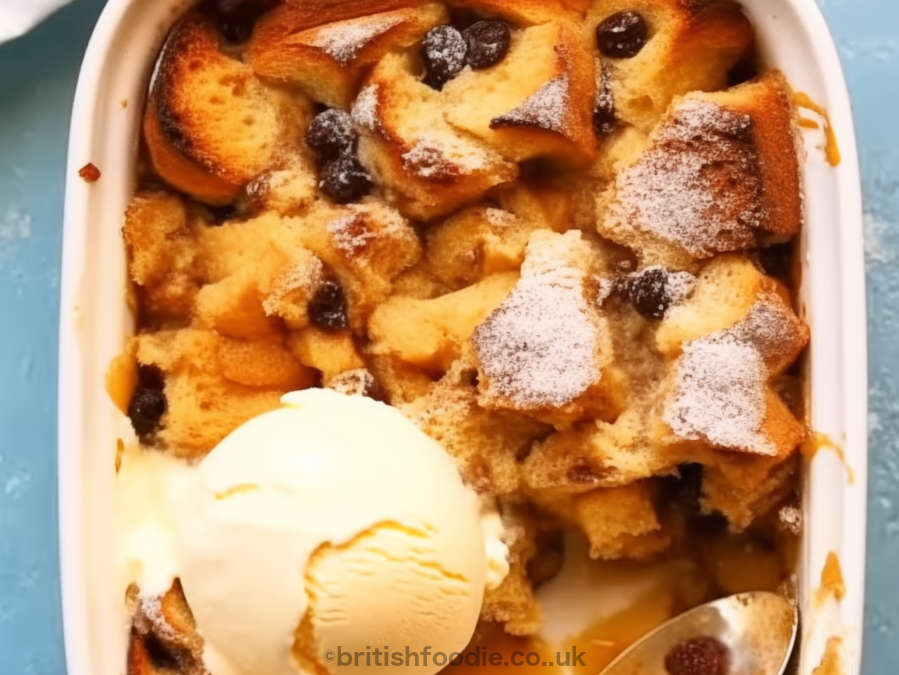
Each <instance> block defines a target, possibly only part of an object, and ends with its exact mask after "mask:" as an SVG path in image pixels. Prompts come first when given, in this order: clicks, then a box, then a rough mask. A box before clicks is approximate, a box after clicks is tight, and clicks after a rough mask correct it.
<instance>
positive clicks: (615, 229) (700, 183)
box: [597, 73, 801, 269]
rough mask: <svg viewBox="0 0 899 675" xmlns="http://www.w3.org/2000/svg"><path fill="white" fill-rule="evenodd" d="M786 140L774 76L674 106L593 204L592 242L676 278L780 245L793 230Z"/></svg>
mask: <svg viewBox="0 0 899 675" xmlns="http://www.w3.org/2000/svg"><path fill="white" fill-rule="evenodd" d="M795 139H796V137H795V126H794V115H793V110H792V107H791V103H790V99H789V96H788V90H787V88H786V83H785V82H784V80H783V78H782V77H781V76H780V75H779V74H777V73H769V74H767V75H765V76H763V77H762V78H761V79H759V80H757V81H753V82H750V83H747V84H743V85H740V86H738V87H734V88H733V89H729V90H728V91H726V92H718V93H715V94H703V93H694V94H689V95H687V96H685V97H683V98H681V99H678V100H676V101H675V103H674V104H673V105H672V107H671V110H670V112H669V114H668V116H667V117H666V118H665V119H664V120H663V121H662V122H661V123H660V124H659V126H658V127H657V128H656V129H655V131H653V133H652V135H651V137H650V143H649V147H648V148H647V149H645V150H644V151H643V152H642V153H641V154H640V155H639V156H638V157H637V158H636V160H635V161H634V162H633V163H632V164H631V165H629V166H627V167H625V168H623V169H622V170H621V171H620V172H619V173H618V175H617V177H616V179H615V182H614V184H613V185H612V186H611V187H610V188H609V189H608V190H606V192H605V193H603V194H601V195H600V196H599V197H598V200H597V203H598V213H597V221H598V230H599V233H600V234H601V235H602V236H604V237H607V238H609V239H611V240H612V241H615V242H617V243H620V244H622V245H625V246H629V247H631V248H633V249H635V251H636V252H637V253H638V255H639V257H640V259H641V261H642V262H643V263H644V264H645V265H652V264H663V265H667V266H671V267H675V268H681V269H685V268H690V267H694V266H695V261H697V260H703V259H707V258H711V257H713V256H714V255H716V254H719V253H727V252H732V251H745V250H749V249H752V248H755V247H756V246H758V245H759V243H760V242H764V241H766V240H768V239H770V238H771V237H777V238H785V237H787V238H788V237H790V236H792V235H794V234H795V233H796V232H798V230H799V226H800V223H801V210H800V206H801V202H800V196H799V195H800V192H799V164H798V159H797V155H796V149H795Z"/></svg>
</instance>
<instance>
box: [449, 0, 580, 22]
mask: <svg viewBox="0 0 899 675" xmlns="http://www.w3.org/2000/svg"><path fill="white" fill-rule="evenodd" d="M449 4H450V5H452V6H454V7H458V8H460V9H468V10H473V11H475V12H477V13H479V14H484V15H486V16H499V17H503V18H505V19H509V20H510V21H513V22H515V23H517V24H519V25H523V26H529V25H535V24H540V23H547V22H549V21H558V20H560V19H567V20H570V21H577V20H579V19H582V18H583V16H584V13H585V12H586V11H587V8H588V7H589V5H590V2H589V0H450V3H449Z"/></svg>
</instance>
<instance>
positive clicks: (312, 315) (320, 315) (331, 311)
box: [308, 280, 349, 330]
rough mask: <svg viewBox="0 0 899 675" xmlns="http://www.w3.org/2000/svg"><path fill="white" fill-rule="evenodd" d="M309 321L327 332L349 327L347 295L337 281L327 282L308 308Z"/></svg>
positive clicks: (313, 297) (322, 285) (314, 296)
mask: <svg viewBox="0 0 899 675" xmlns="http://www.w3.org/2000/svg"><path fill="white" fill-rule="evenodd" d="M308 311H309V320H310V321H312V323H313V324H315V325H316V326H318V327H319V328H324V329H325V330H343V329H344V328H346V327H347V326H348V325H349V314H348V311H347V301H346V294H345V293H344V292H343V287H342V286H341V285H340V284H339V283H338V282H336V281H330V280H329V281H325V282H323V283H322V284H321V285H320V286H319V287H318V289H317V290H316V291H315V295H313V296H312V300H310V301H309V306H308Z"/></svg>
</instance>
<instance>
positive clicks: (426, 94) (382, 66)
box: [353, 54, 518, 220]
mask: <svg viewBox="0 0 899 675" xmlns="http://www.w3.org/2000/svg"><path fill="white" fill-rule="evenodd" d="M414 67H415V64H414V62H413V60H412V59H411V58H409V57H408V56H406V55H401V54H389V55H387V56H386V57H384V58H383V59H381V61H380V62H379V63H378V64H377V65H376V66H375V68H374V69H373V70H372V72H371V73H370V74H369V76H368V77H367V78H366V80H365V82H364V83H363V86H362V90H361V91H360V94H359V96H358V98H357V99H356V102H355V103H354V105H353V119H354V121H355V123H356V126H357V128H358V129H359V131H360V133H361V138H360V140H359V158H360V160H361V161H362V163H363V164H364V165H365V166H366V168H367V169H368V170H369V171H370V172H371V173H372V175H373V176H374V177H375V181H376V182H377V183H378V184H379V185H380V186H381V187H382V188H383V189H384V190H385V192H386V193H387V196H388V198H389V199H391V200H392V201H394V202H395V203H396V204H397V207H398V208H399V209H400V211H402V212H403V213H404V214H406V215H407V216H409V217H410V218H415V219H418V220H430V219H432V218H436V217H439V216H442V215H446V214H447V213H450V212H452V211H454V210H455V209H457V208H459V207H460V206H463V205H465V204H468V203H471V202H475V201H477V200H478V199H479V198H480V197H481V196H482V195H483V194H484V193H485V192H487V191H488V190H489V189H490V188H492V187H495V186H497V185H502V184H504V183H507V182H510V181H512V180H514V179H515V177H516V176H517V175H518V169H517V167H516V166H515V164H513V163H511V162H509V161H507V160H505V159H503V157H502V156H501V155H500V154H499V153H497V152H496V151H494V150H493V149H491V148H490V147H489V146H487V145H485V144H484V143H482V142H480V141H478V140H477V139H475V138H474V137H472V136H470V135H468V134H466V133H463V132H459V131H458V130H456V129H454V128H452V127H451V126H450V125H449V124H448V123H447V121H446V119H445V117H444V112H445V106H446V104H445V98H444V95H443V93H442V92H438V91H435V90H434V89H432V88H431V87H429V86H427V85H426V84H424V83H423V82H421V81H419V79H418V78H417V77H416V76H415V75H414V74H413V68H414Z"/></svg>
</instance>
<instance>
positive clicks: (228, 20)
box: [214, 0, 277, 44]
mask: <svg viewBox="0 0 899 675" xmlns="http://www.w3.org/2000/svg"><path fill="white" fill-rule="evenodd" d="M276 4H277V0H215V3H214V6H215V13H216V15H217V17H218V25H219V30H220V31H221V32H222V35H224V36H225V38H226V39H227V40H229V41H230V42H234V43H236V44H240V43H242V42H246V41H247V40H249V39H250V35H252V33H253V27H254V26H255V25H256V20H257V19H258V18H259V17H260V16H262V14H264V13H265V12H266V11H268V10H269V9H271V8H272V7H274V6H275V5H276Z"/></svg>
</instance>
